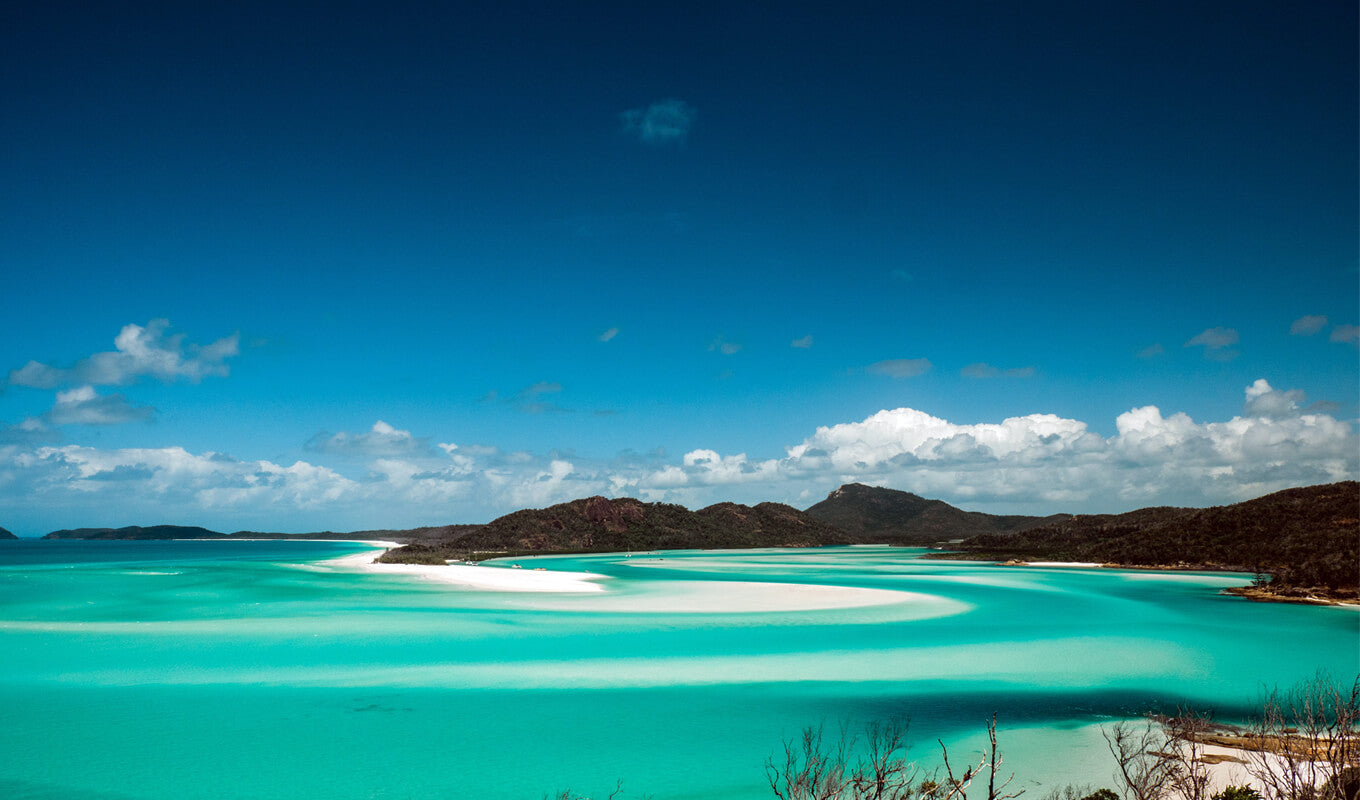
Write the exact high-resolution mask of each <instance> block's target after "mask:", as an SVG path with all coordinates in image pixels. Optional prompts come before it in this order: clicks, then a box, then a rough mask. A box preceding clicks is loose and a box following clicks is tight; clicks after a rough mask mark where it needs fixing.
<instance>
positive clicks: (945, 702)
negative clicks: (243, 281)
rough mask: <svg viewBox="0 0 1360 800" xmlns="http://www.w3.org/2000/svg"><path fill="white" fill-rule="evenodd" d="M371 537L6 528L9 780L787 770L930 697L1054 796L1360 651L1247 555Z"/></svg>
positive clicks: (751, 789) (752, 788)
mask: <svg viewBox="0 0 1360 800" xmlns="http://www.w3.org/2000/svg"><path fill="white" fill-rule="evenodd" d="M363 547H364V546H363V545H358V544H347V543H336V542H0V796H3V797H14V798H42V799H43V800H58V799H60V800H68V799H74V798H81V799H82V800H119V799H123V798H127V799H131V798H138V799H139V800H171V799H172V798H173V800H182V799H183V798H198V797H213V798H242V799H243V800H244V799H245V798H252V799H254V798H299V797H303V798H312V799H325V798H465V797H477V798H526V800H527V799H533V800H536V799H537V798H540V797H542V796H543V795H545V794H547V793H551V792H555V791H557V790H560V789H565V788H572V789H574V790H575V791H577V792H581V793H594V794H596V796H597V797H603V795H604V794H605V793H607V791H609V790H610V789H612V788H613V787H614V786H615V783H616V781H619V780H622V782H623V786H624V788H625V790H627V793H626V794H625V795H624V796H625V797H640V796H642V795H644V794H651V795H653V796H654V797H656V798H657V799H658V800H666V799H667V798H715V799H719V800H720V799H722V798H762V797H769V796H771V795H770V793H769V790H768V788H767V786H766V784H765V777H764V772H763V768H762V767H763V764H764V762H765V760H766V758H768V757H769V756H770V755H771V754H772V753H773V752H775V751H776V750H777V749H779V748H780V745H781V741H782V740H783V739H784V738H786V737H790V736H794V735H796V734H797V732H798V731H799V729H800V728H801V727H803V726H805V725H809V724H818V723H823V722H825V723H826V725H827V727H828V730H831V729H835V728H837V727H838V726H839V725H841V724H842V723H848V724H850V725H852V726H855V725H859V724H861V723H863V722H864V721H868V720H876V719H889V718H896V717H909V718H910V724H911V728H910V730H911V740H912V742H913V743H914V747H913V751H912V752H913V754H914V755H915V756H916V757H918V758H919V760H921V761H922V762H923V763H927V764H933V763H935V762H936V761H937V756H938V752H939V745H938V744H937V743H936V739H943V740H944V742H945V744H946V745H948V746H949V747H950V751H951V754H952V753H954V752H956V751H957V752H965V751H967V750H969V749H970V748H975V747H976V746H977V745H978V743H979V737H980V735H981V734H982V733H983V730H984V728H983V726H984V724H985V721H986V719H987V718H988V717H989V716H990V715H991V714H992V712H997V713H998V718H999V720H1000V725H1001V734H1000V741H1001V749H1002V751H1003V752H1004V753H1005V754H1006V768H1007V770H1008V771H1009V770H1011V769H1013V770H1014V771H1015V772H1016V773H1017V782H1018V783H1019V784H1020V785H1023V786H1026V787H1029V789H1030V794H1032V795H1037V796H1042V794H1043V792H1044V791H1046V789H1047V788H1048V787H1051V786H1054V785H1059V784H1063V783H1067V782H1080V783H1096V784H1102V783H1103V784H1108V783H1109V781H1108V775H1109V772H1110V765H1109V764H1108V763H1107V755H1106V753H1105V749H1104V743H1103V741H1102V739H1101V737H1100V734H1099V730H1100V729H1099V727H1098V726H1099V725H1100V724H1101V723H1103V722H1107V721H1108V720H1109V719H1111V718H1114V717H1119V716H1129V715H1136V714H1138V713H1141V712H1143V711H1146V710H1148V709H1151V708H1154V707H1158V708H1162V709H1164V710H1172V709H1174V708H1175V707H1176V706H1178V705H1193V706H1195V707H1199V708H1208V709H1212V710H1214V711H1215V712H1216V713H1217V715H1218V716H1219V717H1220V718H1240V717H1242V716H1243V715H1245V714H1248V713H1249V712H1250V709H1251V708H1252V707H1253V705H1254V704H1255V701H1256V700H1257V699H1258V697H1259V694H1260V691H1261V689H1262V687H1264V686H1273V685H1276V684H1279V685H1288V684H1292V683H1294V682H1296V681H1299V680H1302V679H1306V678H1309V677H1311V676H1313V675H1314V674H1315V673H1316V672H1317V671H1318V670H1319V669H1326V670H1328V671H1330V672H1331V673H1333V674H1335V675H1338V676H1352V675H1354V674H1355V673H1357V671H1360V623H1358V620H1360V614H1357V612H1356V611H1355V610H1354V609H1345V608H1318V607H1305V606H1295V605H1285V604H1260V603H1251V602H1247V601H1243V600H1240V599H1237V598H1232V597H1226V596H1222V595H1219V594H1218V590H1219V589H1221V588H1223V587H1227V586H1235V585H1242V584H1244V583H1246V582H1247V580H1248V579H1249V576H1242V575H1225V574H1199V573H1151V572H1125V571H1113V570H1100V569H1072V568H1023V569H1022V568H1013V567H1000V566H992V565H980V564H969V563H959V562H943V561H929V560H922V559H920V558H919V555H920V554H921V552H922V551H919V550H906V549H896V548H893V549H889V548H834V549H819V550H764V551H731V552H712V551H704V552H700V551H692V552H666V553H659V554H635V555H633V556H630V557H625V556H624V555H621V554H620V555H592V556H571V557H551V558H538V559H530V560H522V561H521V562H520V563H522V564H523V565H524V566H525V568H526V569H529V568H532V567H545V568H547V569H549V570H571V571H585V572H592V573H597V574H600V575H603V576H605V577H604V578H602V579H600V580H599V583H600V585H601V586H602V587H603V588H604V591H602V592H597V593H586V594H547V593H521V592H516V593H508V592H489V591H470V590H467V589H461V588H458V587H454V586H449V585H445V584H440V583H436V582H432V581H423V580H420V579H417V578H412V577H408V576H394V575H373V574H364V573H359V572H354V571H348V570H342V569H336V568H334V567H331V566H328V565H326V564H325V563H324V561H325V560H326V559H332V558H336V557H339V556H344V555H347V554H352V553H354V552H356V551H357V550H360V549H363ZM505 568H508V565H492V564H488V565H485V566H482V567H479V569H488V570H490V569H505ZM819 587H821V588H819ZM864 590H870V591H864ZM823 606H835V607H831V608H826V607H823Z"/></svg>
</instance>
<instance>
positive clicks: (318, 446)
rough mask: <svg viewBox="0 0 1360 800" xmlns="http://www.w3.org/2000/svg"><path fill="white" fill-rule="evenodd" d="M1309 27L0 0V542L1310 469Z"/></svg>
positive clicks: (1314, 387) (1316, 346) (885, 8)
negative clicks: (75, 530) (57, 534)
mask: <svg viewBox="0 0 1360 800" xmlns="http://www.w3.org/2000/svg"><path fill="white" fill-rule="evenodd" d="M1356 16H1357V10H1356V6H1355V4H1354V3H1353V2H1329V1H1327V0H1324V1H1323V2H1310V3H1300V4H1292V5H1285V4H1280V3H1264V2H1222V3H1191V4H1187V3H1183V2H1176V3H1171V2H1166V3H1142V2H1140V3H1122V4H1121V3H1079V2H1071V3H1052V2H1036V3H1018V2H1017V3H1008V2H998V3H994V2H977V3H969V2H964V3H948V4H946V3H929V4H925V3H850V4H845V3H836V4H831V3H826V4H788V3H778V4H776V3H703V2H684V3H663V2H657V3H641V4H637V3H580V4H560V3H555V4H549V3H533V2H517V3H489V4H459V3H439V4H419V3H400V2H397V3H381V4H379V3H365V2H354V3H295V2H286V1H285V2H269V3H253V2H231V3H212V2H204V3H178V2H167V3H155V2H145V3H123V2H109V3H100V4H90V3H74V4H71V3H63V2H59V0H57V1H54V2H44V3H7V4H4V5H3V6H0V98H3V103H4V105H3V107H4V109H5V111H4V114H3V119H2V120H0V186H3V187H4V188H3V189H2V190H0V278H3V281H4V283H3V291H0V314H3V320H4V324H3V333H0V378H3V383H0V526H4V527H6V528H8V529H10V530H12V531H14V532H15V533H18V534H20V535H40V534H42V533H45V532H47V531H49V530H53V529H57V528H65V527H77V526H121V525H130V524H142V525H149V524H158V523H172V524H195V525H205V526H207V527H210V528H214V529H217V530H225V531H232V530H241V529H254V530H277V531H307V530H322V529H330V530H357V529H366V528H401V527H410V526H415V525H427V524H446V523H466V522H485V521H488V520H490V519H492V518H494V517H496V516H498V515H500V514H503V513H507V512H509V511H513V510H516V509H519V508H523V507H538V506H544V505H548V504H551V503H555V502H562V501H566V500H570V499H573V498H577V497H585V496H589V495H593V494H604V495H607V496H633V497H640V498H642V499H645V500H649V501H660V502H672V503H681V504H684V505H686V506H689V507H691V508H698V507H702V506H704V505H707V504H709V503H713V502H719V501H727V500H731V501H737V502H746V503H753V502H758V501H763V500H773V501H779V502H786V503H790V504H792V505H795V506H797V507H799V508H805V507H807V506H808V505H811V504H813V503H815V502H817V501H819V500H821V499H822V498H824V497H825V496H826V494H827V493H828V492H830V491H832V490H834V489H835V488H836V487H837V486H839V485H841V484H843V483H847V482H851V481H858V482H861V483H868V484H873V485H879V486H887V487H891V488H895V489H902V490H906V491H912V492H916V493H918V494H921V495H923V496H927V497H934V498H940V499H943V500H946V501H947V502H950V503H953V504H955V505H958V506H960V507H963V508H967V509H970V510H979V511H987V512H991V513H1034V514H1049V513H1055V512H1060V511H1061V512H1076V513H1099V512H1118V511H1125V510H1130V509H1133V508H1138V507H1142V506H1148V505H1186V506H1206V505H1215V504H1222V503H1230V502H1236V501H1239V500H1243V499H1248V498H1251V497H1255V496H1259V495H1261V494H1264V493H1267V492H1270V491H1274V490H1277V489H1281V488H1286V487H1290V486H1301V485H1309V484H1316V483H1326V482H1331V481H1336V480H1348V479H1355V478H1356V477H1357V474H1360V438H1358V437H1357V418H1358V417H1360V348H1358V346H1357V345H1358V342H1360V328H1357V325H1360V271H1358V266H1360V259H1358V258H1357V239H1358V238H1360V230H1358V228H1360V226H1358V224H1357V219H1358V218H1360V207H1358V204H1357V167H1358V165H1357V145H1356V142H1357V140H1358V138H1360V137H1358V136H1357V96H1360V87H1358V86H1357V74H1358V73H1360V63H1358V61H1357V44H1356V36H1355V31H1356V29H1357V19H1356Z"/></svg>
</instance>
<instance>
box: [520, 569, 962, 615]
mask: <svg viewBox="0 0 1360 800" xmlns="http://www.w3.org/2000/svg"><path fill="white" fill-rule="evenodd" d="M540 574H541V573H540ZM896 603H914V604H916V605H917V606H918V608H919V610H920V611H921V613H922V615H923V616H945V615H947V614H951V613H959V612H960V609H966V608H967V606H966V605H965V604H962V603H952V601H948V600H944V599H943V598H937V597H934V596H932V595H926V594H919V593H916V592H902V591H897V590H894V589H862V588H859V587H854V586H822V585H816V584H803V583H762V582H756V581H656V582H650V583H649V584H647V589H646V590H645V591H643V592H637V593H628V592H625V593H619V594H610V595H604V596H598V597H592V598H589V599H581V600H572V601H571V602H570V604H569V606H568V605H563V606H561V607H562V608H568V607H569V608H571V609H572V610H575V611H605V612H620V613H663V614H664V613H669V614H743V613H759V612H765V611H818V610H823V609H836V608H864V607H867V606H883V605H892V604H896ZM554 607H557V606H556V605H554Z"/></svg>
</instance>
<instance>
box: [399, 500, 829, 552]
mask: <svg viewBox="0 0 1360 800" xmlns="http://www.w3.org/2000/svg"><path fill="white" fill-rule="evenodd" d="M850 542H851V539H850V538H849V537H847V536H846V534H845V533H844V532H842V531H840V530H838V529H837V528H835V527H833V526H831V525H828V524H827V523H825V522H823V521H821V520H818V519H816V518H814V517H811V516H809V515H807V514H806V513H804V512H802V511H799V510H798V509H796V508H793V507H791V506H786V505H782V504H780V503H759V504H757V505H755V506H744V505H739V504H737V503H718V504H716V505H712V506H709V507H707V508H704V509H700V510H699V511H690V510H689V509H687V508H685V507H684V506H678V505H671V504H668V503H644V502H642V501H641V500H634V499H632V498H629V497H624V498H619V499H615V500H610V499H608V498H604V497H598V496H597V497H588V498H584V499H580V500H572V501H571V502H569V503H559V504H558V505H555V506H549V507H548V508H541V509H526V510H524V511H516V512H514V513H512V514H507V515H505V516H503V517H500V518H498V519H495V520H492V521H491V522H490V523H488V524H487V525H485V526H483V527H481V528H479V529H476V530H473V531H470V532H467V533H464V534H462V535H459V536H457V537H451V538H450V539H448V540H446V541H444V542H441V543H439V544H416V545H411V546H409V547H402V548H397V549H394V550H392V551H391V552H389V553H388V554H387V555H385V556H384V557H383V559H382V560H384V561H392V562H402V561H417V562H429V563H442V562H443V560H444V559H446V558H458V557H461V556H463V555H465V554H469V553H493V552H495V553H500V552H543V553H550V552H564V551H604V552H623V551H628V550H675V549H691V548H744V547H810V546H816V545H826V544H849V543H850Z"/></svg>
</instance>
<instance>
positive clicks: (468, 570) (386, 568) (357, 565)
mask: <svg viewBox="0 0 1360 800" xmlns="http://www.w3.org/2000/svg"><path fill="white" fill-rule="evenodd" d="M365 544H372V545H374V546H375V547H382V548H387V547H396V546H397V545H396V544H394V543H392V542H365ZM378 555H379V554H378V553H377V552H374V551H372V550H370V551H366V552H363V553H355V554H353V555H349V556H345V557H343V558H335V559H330V560H329V561H325V562H323V564H324V565H325V566H326V567H328V568H334V569H342V570H357V571H360V572H371V573H375V574H378V575H409V576H411V577H415V578H420V579H422V580H429V581H438V582H440V583H448V584H453V585H455V586H461V587H464V588H467V589H474V590H480V591H491V592H556V593H573V594H587V593H593V592H603V591H604V587H603V586H601V585H600V584H599V583H598V582H597V581H601V580H604V579H605V578H606V577H607V576H605V575H599V574H596V573H593V572H560V571H552V570H537V569H511V568H508V567H497V566H476V567H474V566H470V565H468V564H446V565H444V566H440V565H438V564H379V563H376V562H375V561H374V559H375V558H377V557H378Z"/></svg>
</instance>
